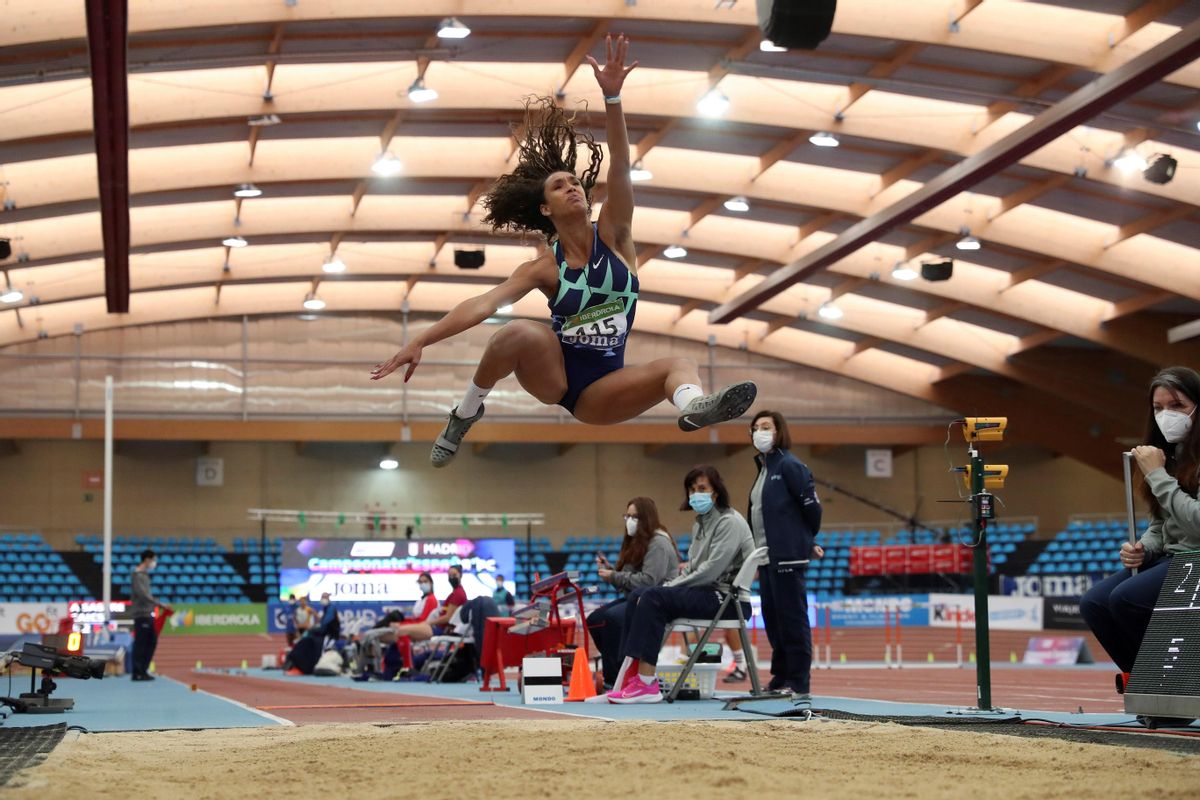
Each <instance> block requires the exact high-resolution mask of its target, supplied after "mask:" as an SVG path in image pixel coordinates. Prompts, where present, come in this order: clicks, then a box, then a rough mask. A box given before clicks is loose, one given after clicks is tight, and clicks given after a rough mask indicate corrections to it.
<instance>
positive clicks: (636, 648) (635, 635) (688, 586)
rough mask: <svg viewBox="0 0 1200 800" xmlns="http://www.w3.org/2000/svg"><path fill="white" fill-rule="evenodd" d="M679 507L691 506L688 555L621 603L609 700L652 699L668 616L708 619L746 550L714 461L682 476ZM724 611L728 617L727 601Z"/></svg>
mask: <svg viewBox="0 0 1200 800" xmlns="http://www.w3.org/2000/svg"><path fill="white" fill-rule="evenodd" d="M683 486H684V491H685V493H686V501H685V503H684V505H683V508H684V509H687V508H690V509H692V510H693V511H695V512H696V524H695V525H694V526H693V527H692V546H691V550H690V551H689V555H690V556H691V560H690V561H688V564H687V566H686V567H684V568H683V570H682V571H681V572H680V573H679V574H678V575H677V576H675V577H674V578H672V579H671V580H669V581H667V582H666V583H665V584H664V585H662V586H654V587H651V588H649V589H637V590H635V591H634V592H631V593H630V595H629V602H628V604H627V605H626V606H625V609H626V610H625V642H624V644H623V645H622V648H621V651H622V655H624V656H625V659H624V661H623V662H622V664H621V669H620V671H619V672H618V673H617V680H616V683H615V684H614V686H615V688H614V689H613V690H612V691H611V692H609V693H608V694H607V695H606V697H608V700H609V702H612V703H657V702H659V701H660V700H662V692H661V691H660V690H659V687H658V679H657V678H656V677H655V675H654V672H655V669H654V668H655V666H656V665H657V664H658V652H659V650H661V649H662V643H663V636H664V635H665V634H666V632H667V626H668V625H669V624H670V623H671V620H673V619H679V618H680V617H687V618H692V619H712V618H713V616H714V615H715V614H716V613H717V610H718V609H719V608H720V605H721V600H720V594H719V592H718V591H717V587H718V586H720V585H722V584H729V583H732V582H733V579H734V578H735V577H736V576H737V573H738V570H739V569H741V567H742V562H744V561H745V560H746V559H747V558H748V557H749V556H750V554H751V553H752V552H754V536H753V534H751V533H750V526H749V525H748V524H747V523H746V518H745V517H743V516H742V515H741V514H739V513H738V512H737V511H734V510H733V509H732V508H730V507H729V490H728V489H726V488H725V482H724V481H722V480H721V475H720V473H719V472H717V470H716V469H715V468H714V467H710V466H700V467H696V468H695V469H693V470H692V471H691V472H689V473H688V474H687V477H685V478H684V480H683ZM739 600H740V601H741V604H742V614H743V616H744V617H745V618H747V619H749V618H750V597H749V595H746V594H745V593H743V596H742V597H740V598H739ZM726 616H727V617H729V618H734V617H736V616H737V609H736V608H735V607H734V606H733V604H732V603H731V604H730V605H729V608H728V609H726Z"/></svg>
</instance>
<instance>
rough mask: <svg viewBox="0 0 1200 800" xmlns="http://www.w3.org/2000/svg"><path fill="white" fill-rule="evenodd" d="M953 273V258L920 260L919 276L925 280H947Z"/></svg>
mask: <svg viewBox="0 0 1200 800" xmlns="http://www.w3.org/2000/svg"><path fill="white" fill-rule="evenodd" d="M953 274H954V260H953V259H949V258H947V259H945V260H944V261H922V262H921V277H922V278H924V279H925V280H927V281H948V280H950V276H952V275H953Z"/></svg>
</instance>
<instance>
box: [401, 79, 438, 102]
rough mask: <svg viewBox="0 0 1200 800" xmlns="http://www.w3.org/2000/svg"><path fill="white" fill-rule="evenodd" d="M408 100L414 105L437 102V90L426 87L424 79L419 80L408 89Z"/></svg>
mask: <svg viewBox="0 0 1200 800" xmlns="http://www.w3.org/2000/svg"><path fill="white" fill-rule="evenodd" d="M408 99H409V100H411V101H413V102H414V103H428V102H430V101H431V100H437V99H438V93H437V89H430V88H429V87H427V86H426V85H425V79H424V78H417V79H416V80H415V81H413V82H412V86H409V87H408Z"/></svg>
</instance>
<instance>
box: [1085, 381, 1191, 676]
mask: <svg viewBox="0 0 1200 800" xmlns="http://www.w3.org/2000/svg"><path fill="white" fill-rule="evenodd" d="M1197 403H1200V374H1198V373H1197V372H1196V371H1195V370H1193V369H1189V368H1187V367H1168V368H1167V369H1164V370H1163V371H1162V372H1160V373H1158V374H1157V375H1155V376H1154V379H1153V380H1152V381H1151V382H1150V410H1149V414H1148V420H1147V423H1146V444H1144V445H1141V446H1139V447H1135V448H1133V456H1134V459H1135V460H1136V461H1137V465H1138V469H1140V470H1141V472H1142V475H1144V476H1145V483H1144V484H1143V485H1142V487H1141V495H1142V498H1143V499H1144V500H1145V501H1146V504H1147V505H1149V506H1150V527H1149V528H1147V529H1146V532H1145V533H1143V534H1142V538H1141V539H1140V540H1139V541H1138V542H1137V544H1130V543H1129V542H1126V543H1125V544H1123V545H1121V563H1122V564H1124V565H1125V567H1126V569H1123V570H1121V571H1120V572H1118V573H1116V574H1115V575H1111V576H1109V577H1108V578H1105V579H1104V580H1103V581H1101V582H1100V583H1098V584H1096V585H1095V586H1093V587H1092V588H1091V589H1090V590H1089V591H1088V593H1087V594H1085V595H1084V596H1083V601H1082V602H1081V603H1080V611H1081V613H1082V614H1083V618H1084V620H1085V621H1086V622H1087V624H1088V627H1089V628H1091V629H1092V633H1094V634H1096V638H1097V639H1098V640H1099V641H1100V644H1101V645H1102V646H1103V647H1104V649H1105V651H1106V652H1107V653H1108V654H1109V656H1111V657H1112V660H1113V661H1114V662H1116V664H1117V667H1119V668H1120V670H1121V672H1122V673H1123V674H1122V675H1118V676H1117V688H1118V691H1123V690H1124V684H1125V680H1126V679H1127V678H1128V675H1129V672H1130V671H1131V670H1132V669H1133V662H1134V660H1135V659H1136V658H1137V652H1138V648H1139V647H1141V644H1142V637H1143V636H1144V635H1145V633H1146V626H1147V625H1149V624H1150V613H1151V612H1152V611H1153V610H1154V603H1155V601H1156V600H1157V599H1158V593H1159V590H1160V589H1161V588H1162V584H1163V581H1164V580H1165V579H1166V576H1167V569H1168V567H1169V566H1170V564H1171V556H1173V555H1174V554H1175V553H1179V552H1183V551H1185V550H1197V549H1200V502H1197V500H1196V490H1197V486H1198V485H1200V428H1197V426H1196V425H1195V424H1194V422H1195V418H1196V405H1197ZM1129 568H1137V570H1138V573H1137V575H1133V574H1132V573H1131V571H1130V569H1129Z"/></svg>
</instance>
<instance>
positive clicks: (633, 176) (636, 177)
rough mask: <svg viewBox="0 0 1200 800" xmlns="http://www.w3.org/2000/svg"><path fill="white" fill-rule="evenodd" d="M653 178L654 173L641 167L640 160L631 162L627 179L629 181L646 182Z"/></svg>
mask: <svg viewBox="0 0 1200 800" xmlns="http://www.w3.org/2000/svg"><path fill="white" fill-rule="evenodd" d="M653 177H654V173H653V172H651V171H650V170H648V169H646V168H645V167H643V166H642V160H641V159H640V158H639V159H638V160H637V161H635V162H633V169H631V170H629V179H630V180H631V181H635V182H641V181H648V180H650V179H651V178H653Z"/></svg>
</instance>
